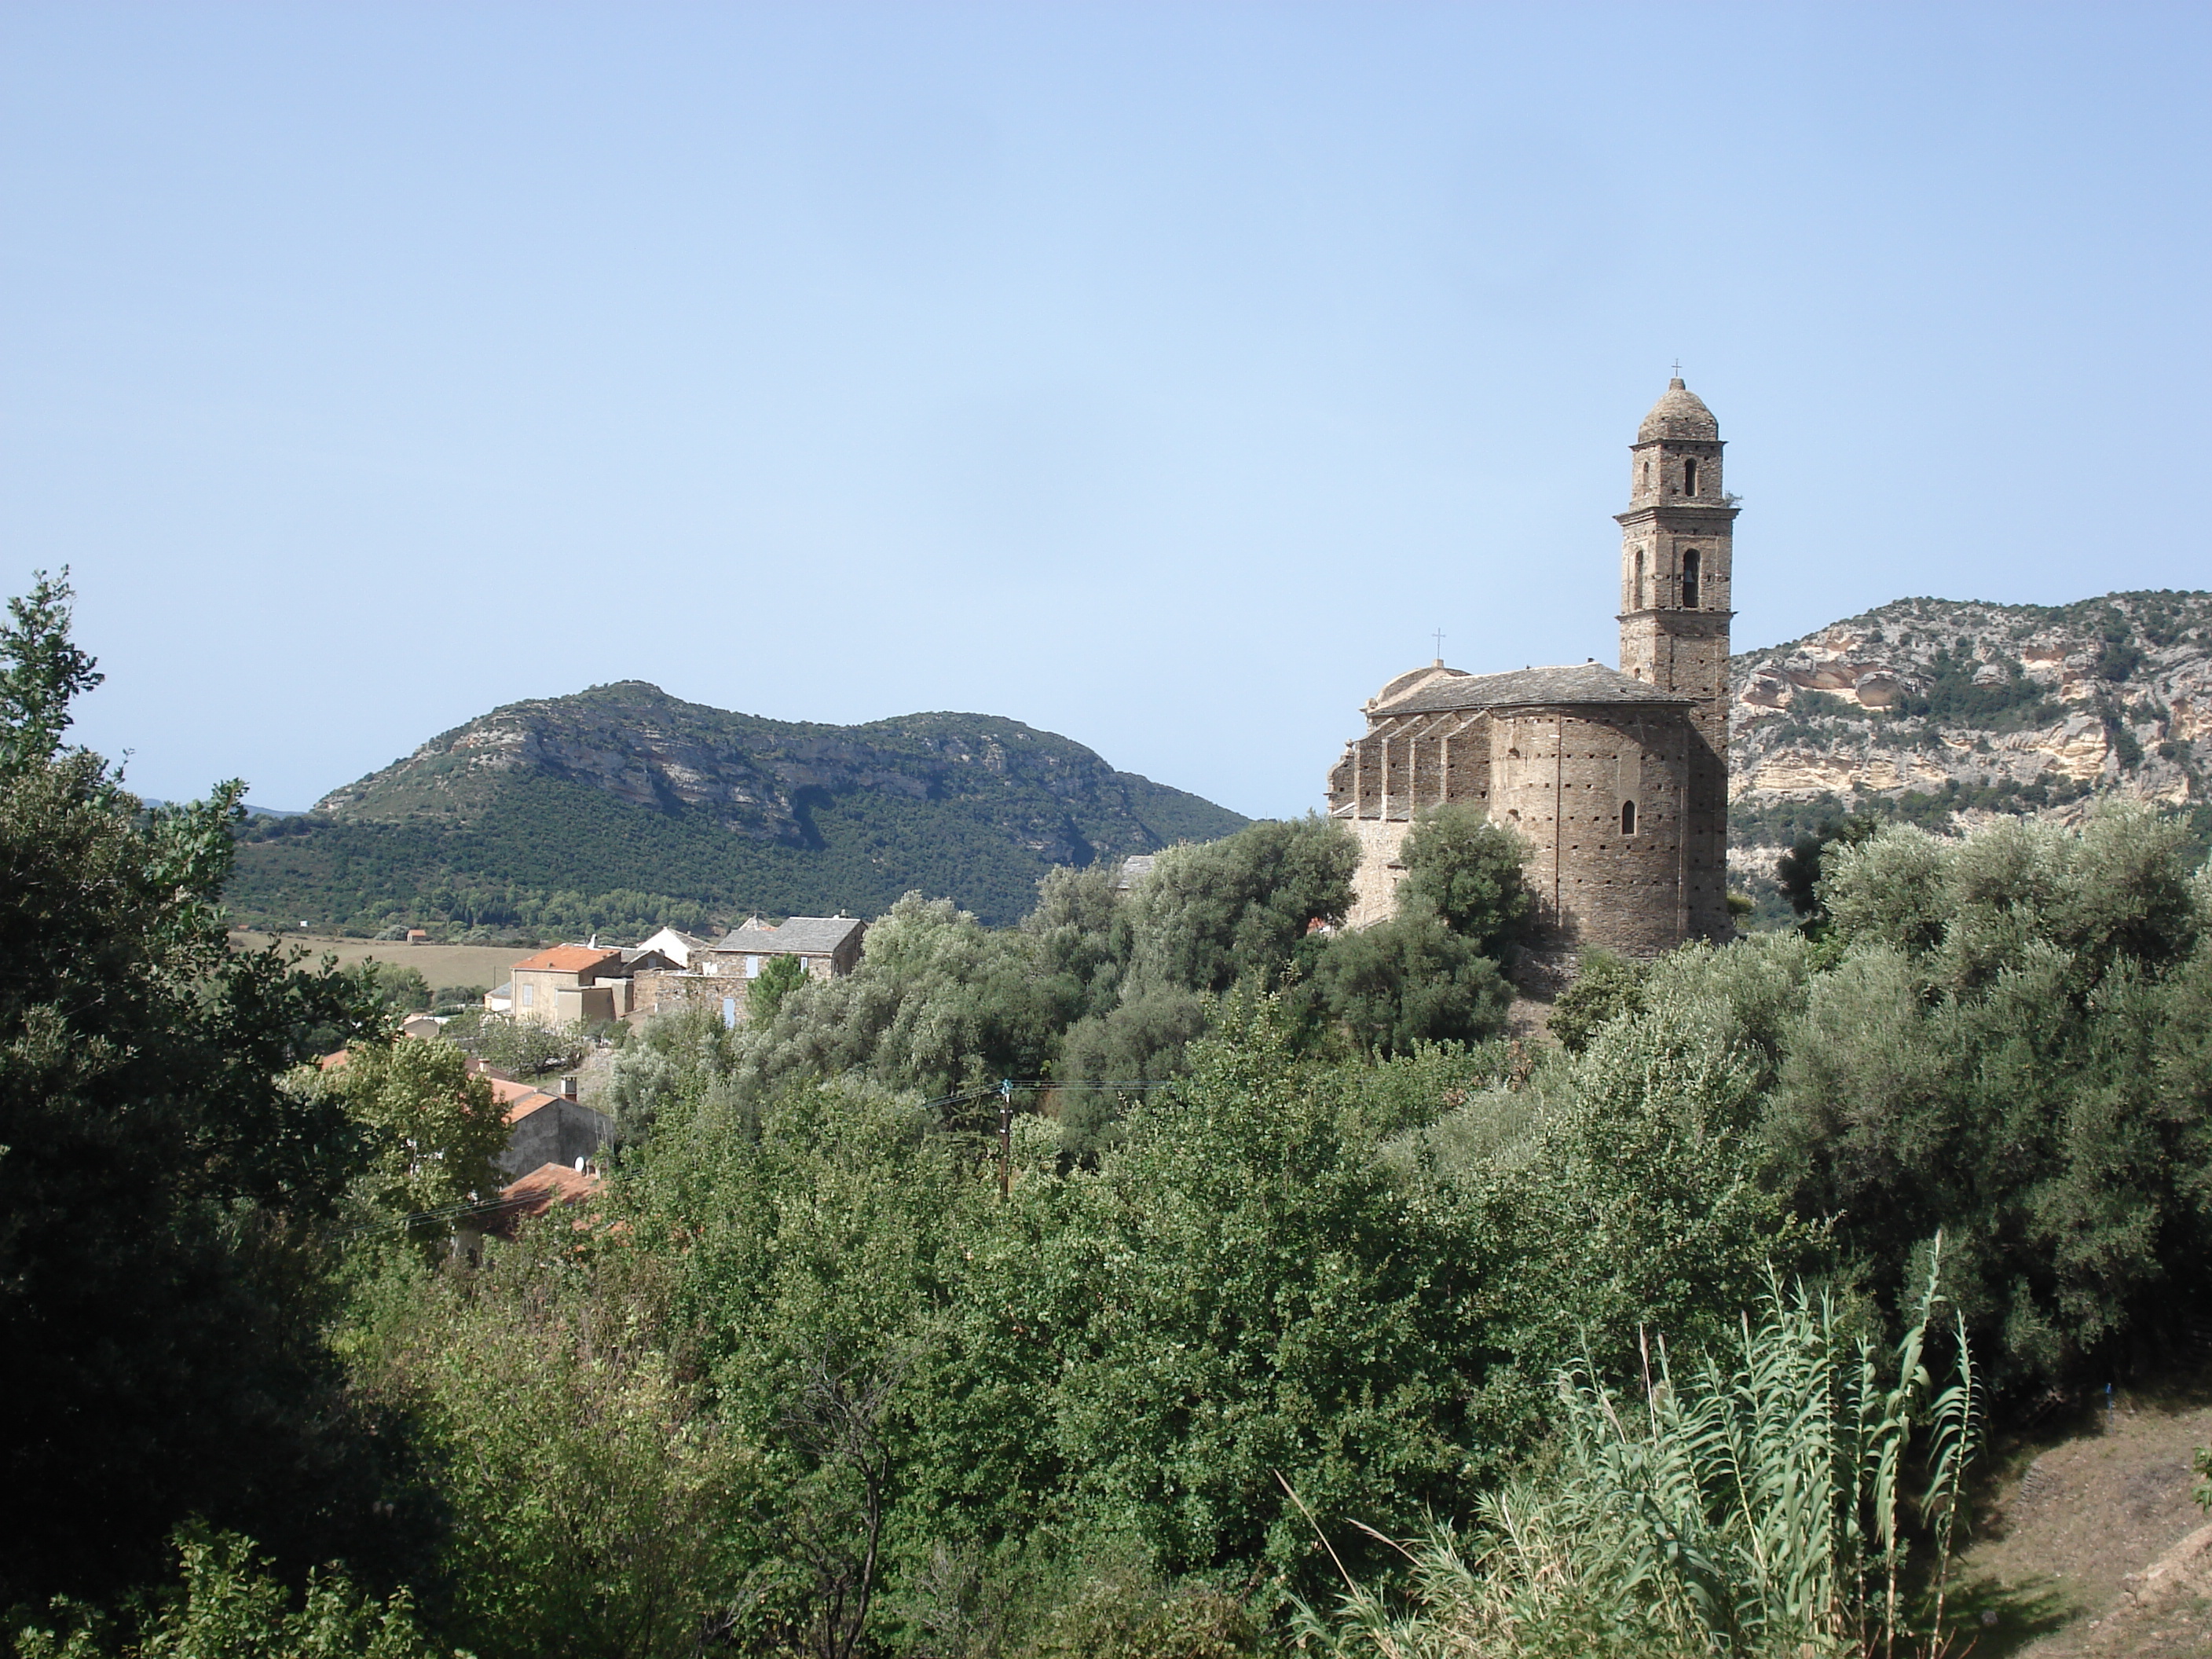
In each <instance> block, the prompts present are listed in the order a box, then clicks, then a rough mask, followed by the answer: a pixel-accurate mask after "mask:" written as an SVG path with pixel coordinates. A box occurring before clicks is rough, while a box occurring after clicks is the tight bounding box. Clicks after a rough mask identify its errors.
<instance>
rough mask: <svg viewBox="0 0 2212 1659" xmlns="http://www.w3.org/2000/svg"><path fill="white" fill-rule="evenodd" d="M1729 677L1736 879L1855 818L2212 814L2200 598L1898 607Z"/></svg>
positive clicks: (2207, 645) (2211, 623)
mask: <svg viewBox="0 0 2212 1659" xmlns="http://www.w3.org/2000/svg"><path fill="white" fill-rule="evenodd" d="M1729 690H1730V708H1729V798H1730V811H1729V820H1730V840H1731V844H1732V848H1733V852H1732V858H1733V861H1734V862H1735V864H1736V866H1738V868H1739V870H1749V871H1753V872H1755V871H1756V870H1758V869H1759V868H1760V867H1762V866H1765V865H1766V864H1769V863H1771V858H1772V856H1773V854H1774V851H1775V850H1776V849H1778V848H1780V847H1782V846H1784V845H1786V844H1787V843H1788V842H1789V841H1790V838H1791V837H1792V836H1794V835H1795V834H1796V833H1797V832H1798V831H1799V830H1800V829H1803V828H1805V827H1807V826H1808V824H1810V823H1813V822H1816V821H1817V820H1818V819H1819V817H1821V816H1822V815H1824V814H1826V815H1828V816H1833V815H1834V814H1835V813H1836V812H1837V811H1840V810H1843V809H1846V808H1849V807H1851V806H1853V805H1861V806H1872V807H1874V808H1875V809H1877V810H1881V811H1886V812H1890V813H1902V814H1903V815H1904V816H1906V817H1912V818H1914V819H1915V820H1916V821H1920V822H1925V823H1931V824H1933V825H1935V826H1936V827H1944V828H1965V827H1967V826H1969V825H1971V824H1972V823H1974V822H1976V821H1977V820H1978V819H1980V818H1984V817H1990V816H1993V815H1995V814H1997V813H2015V814H2016V813H2022V812H2027V813H2035V814H2043V815H2053V816H2059V817H2069V818H2070V817H2079V816H2080V815H2081V813H2083V812H2085V811H2087V810H2088V808H2089V805H2090V803H2091V802H2092V801H2093V799H2095V798H2097V797H2099V796H2101V795H2106V794H2112V795H2119V796H2124V797H2127V798H2130V799H2139V800H2146V801H2154V802H2159V803H2163V804H2167V805H2184V804H2188V803H2192V802H2202V801H2203V800H2205V799H2207V793H2206V781H2205V778H2206V769H2207V764H2208V763H2212V593H2200V592H2186V593H2183V592H2140V593H2110V594H2106V595H2105V596H2104V597H2103V598H2101V599H2084V600H2081V602H2079V603H2078V604H2075V605H2051V606H2045V605H1991V604H1984V603H1980V602H1973V601H1955V600H1948V599H1900V600H1898V601H1897V602H1896V603H1895V604H1893V605H1884V606H1882V607H1881V609H1880V610H1878V611H1869V612H1867V613H1866V614H1865V615H1864V616H1860V617H1850V618H1849V619H1847V620H1845V621H1843V622H1839V623H1831V624H1830V625H1829V626H1828V627H1826V628H1824V629H1820V631H1819V632H1817V633H1814V634H1808V635H1806V636H1805V637H1804V638H1802V639H1798V640H1792V641H1789V642H1788V643H1787V644H1784V645H1778V646H1774V647H1770V648H1769V649H1766V650H1763V651H1749V652H1745V653H1742V654H1741V655H1739V656H1736V657H1733V658H1731V659H1729Z"/></svg>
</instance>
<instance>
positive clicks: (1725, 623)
mask: <svg viewBox="0 0 2212 1659" xmlns="http://www.w3.org/2000/svg"><path fill="white" fill-rule="evenodd" d="M1721 447H1722V446H1721V429H1720V422H1717V421H1716V420H1714V419H1713V412H1712V410H1710V409H1707V408H1706V407H1705V401H1704V400H1703V399H1702V398H1699V396H1698V394H1697V393H1696V392H1692V391H1690V390H1689V389H1688V388H1687V387H1686V386H1684V385H1683V384H1682V382H1681V380H1680V379H1679V378H1677V379H1675V380H1670V381H1668V384H1667V393H1666V396H1664V397H1662V398H1660V399H1659V401H1658V402H1657V403H1656V404H1653V405H1652V407H1651V412H1650V414H1649V415H1646V416H1644V424H1643V425H1641V426H1640V427H1638V428H1637V429H1636V441H1635V443H1634V444H1633V445H1632V446H1631V447H1630V448H1629V452H1628V453H1629V457H1630V461H1629V478H1628V511H1626V513H1617V514H1615V515H1614V516H1615V518H1616V520H1618V521H1619V523H1620V671H1621V672H1622V673H1624V674H1628V675H1632V676H1633V677H1634V678H1637V679H1639V680H1644V681H1645V682H1647V683H1648V684H1652V685H1656V686H1657V687H1658V688H1659V689H1660V690H1664V691H1672V692H1674V693H1675V694H1676V695H1678V696H1686V697H1694V698H1696V699H1697V700H1698V706H1697V708H1696V709H1695V711H1694V712H1693V714H1692V719H1693V720H1695V721H1696V722H1697V726H1698V729H1699V732H1701V733H1702V734H1703V735H1704V737H1705V742H1706V744H1707V745H1708V746H1709V747H1710V748H1711V750H1713V752H1714V753H1715V754H1716V755H1719V756H1722V757H1725V756H1726V755H1727V753H1728V701H1729V700H1728V658H1729V617H1732V616H1734V615H1735V612H1734V611H1731V610H1730V609H1729V590H1730V582H1731V580H1732V577H1733V574H1734V566H1735V515H1736V512H1737V508H1736V507H1735V497H1734V496H1732V495H1729V494H1727V493H1726V492H1725V491H1724V490H1723V489H1722V488H1721Z"/></svg>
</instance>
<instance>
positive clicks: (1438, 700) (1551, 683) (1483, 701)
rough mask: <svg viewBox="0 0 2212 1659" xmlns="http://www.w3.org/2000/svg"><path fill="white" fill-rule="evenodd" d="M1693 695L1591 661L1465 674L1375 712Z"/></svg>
mask: <svg viewBox="0 0 2212 1659" xmlns="http://www.w3.org/2000/svg"><path fill="white" fill-rule="evenodd" d="M1696 701H1697V700H1696V699H1695V698H1694V697H1685V696H1677V695H1676V694H1675V693H1674V692H1672V691H1662V690H1660V689H1659V688H1658V687H1657V686H1656V685H1652V684H1649V683H1647V682H1645V681H1644V680H1639V679H1637V678H1634V677H1633V676H1632V675H1628V674H1624V673H1622V672H1620V671H1619V670H1618V669H1613V668H1607V667H1605V666H1603V665H1601V664H1599V663H1594V662H1584V663H1575V664H1572V665H1569V666H1567V667H1564V668H1519V669H1516V670H1514V671H1512V672H1510V673H1507V674H1468V675H1466V676H1464V677H1462V678H1455V679H1449V680H1444V681H1442V682H1440V683H1437V684H1431V685H1429V686H1425V687H1424V688H1423V689H1421V690H1418V691H1415V692H1413V694H1412V695H1411V696H1407V697H1405V698H1403V699H1401V700H1400V701H1398V702H1389V703H1385V704H1383V705H1382V706H1380V707H1378V708H1376V710H1375V713H1376V714H1378V715H1380V714H1440V713H1442V712H1443V711H1444V710H1446V709H1451V708H1521V707H1526V706H1528V705H1529V704H1532V703H1545V704H1551V703H1644V704H1648V705H1650V706H1652V707H1654V708H1689V707H1690V706H1691V705H1692V703H1694V702H1696Z"/></svg>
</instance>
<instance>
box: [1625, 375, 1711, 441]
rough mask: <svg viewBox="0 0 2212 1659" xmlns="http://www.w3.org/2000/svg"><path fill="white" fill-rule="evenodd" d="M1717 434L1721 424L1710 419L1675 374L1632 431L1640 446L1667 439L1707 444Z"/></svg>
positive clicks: (1709, 413) (1697, 397)
mask: <svg viewBox="0 0 2212 1659" xmlns="http://www.w3.org/2000/svg"><path fill="white" fill-rule="evenodd" d="M1720 435H1721V423H1720V422H1718V421H1717V420H1715V419H1714V418H1713V411H1712V410H1710V409H1707V408H1706V407H1705V399H1704V398H1700V397H1699V396H1698V394H1697V393H1696V392H1692V391H1691V390H1690V389H1689V387H1687V386H1684V385H1683V384H1682V379H1681V376H1680V375H1679V374H1678V375H1676V376H1675V377H1674V379H1673V380H1669V381H1668V382H1667V390H1666V392H1665V393H1664V395H1662V397H1661V398H1660V399H1659V401H1658V402H1657V403H1656V404H1652V405H1651V412H1650V414H1649V415H1646V416H1644V424H1643V425H1641V426H1639V427H1638V428H1636V441H1637V442H1638V443H1640V444H1648V443H1662V442H1664V441H1666V440H1668V439H1669V438H1678V439H1680V438H1687V439H1691V440H1692V441H1704V442H1707V443H1711V442H1716V441H1718V440H1719V438H1720Z"/></svg>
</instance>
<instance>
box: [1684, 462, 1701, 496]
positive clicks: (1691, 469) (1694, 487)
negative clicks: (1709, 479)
mask: <svg viewBox="0 0 2212 1659" xmlns="http://www.w3.org/2000/svg"><path fill="white" fill-rule="evenodd" d="M1682 493H1683V494H1684V495H1696V494H1697V493H1698V464H1697V463H1696V462H1695V461H1685V462H1683V463H1682Z"/></svg>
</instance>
